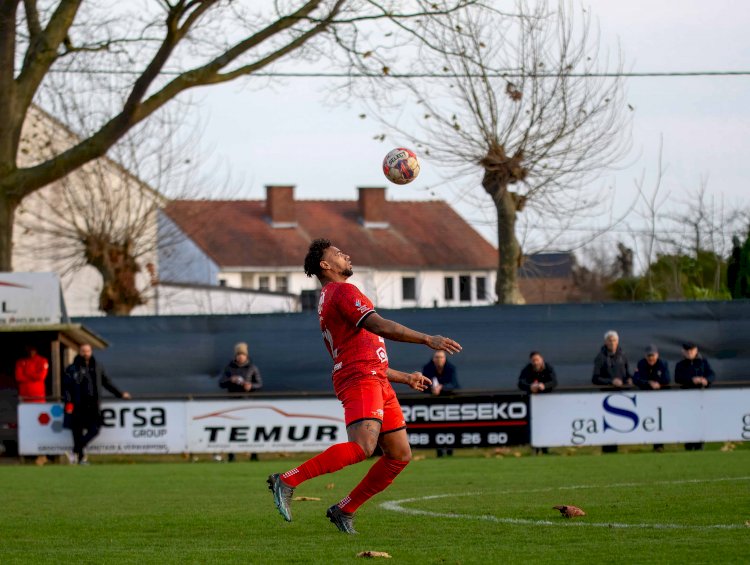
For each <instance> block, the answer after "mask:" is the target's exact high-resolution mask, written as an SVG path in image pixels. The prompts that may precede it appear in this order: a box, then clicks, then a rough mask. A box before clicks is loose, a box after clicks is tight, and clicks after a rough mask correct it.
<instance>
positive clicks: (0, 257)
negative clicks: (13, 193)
mask: <svg viewBox="0 0 750 565" xmlns="http://www.w3.org/2000/svg"><path fill="white" fill-rule="evenodd" d="M15 211H16V204H15V203H14V202H12V201H11V200H10V199H9V198H8V196H7V195H6V194H5V192H4V191H2V190H0V272H6V271H7V272H10V271H12V270H13V260H12V259H13V218H14V216H15Z"/></svg>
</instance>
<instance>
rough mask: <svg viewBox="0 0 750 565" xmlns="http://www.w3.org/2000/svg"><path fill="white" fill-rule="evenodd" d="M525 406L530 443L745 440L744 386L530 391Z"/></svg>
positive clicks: (749, 427)
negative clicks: (529, 412)
mask: <svg viewBox="0 0 750 565" xmlns="http://www.w3.org/2000/svg"><path fill="white" fill-rule="evenodd" d="M531 410H532V413H533V415H534V417H533V420H532V426H531V444H532V445H533V446H536V447H556V446H578V445H617V444H620V445H626V444H652V443H688V442H701V441H733V440H738V441H743V440H747V439H750V389H747V388H739V389H731V390H729V389H725V390H715V389H707V390H661V391H617V392H591V393H581V394H544V395H533V396H532V397H531Z"/></svg>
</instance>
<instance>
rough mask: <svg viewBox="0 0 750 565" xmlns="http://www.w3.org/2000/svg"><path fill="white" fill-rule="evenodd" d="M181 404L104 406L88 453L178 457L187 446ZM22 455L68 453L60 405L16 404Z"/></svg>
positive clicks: (69, 438)
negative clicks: (95, 435) (99, 426)
mask: <svg viewBox="0 0 750 565" xmlns="http://www.w3.org/2000/svg"><path fill="white" fill-rule="evenodd" d="M186 443H187V442H186V438H185V403H184V402H135V401H130V402H111V403H108V402H104V403H102V428H101V432H100V433H99V435H98V436H97V437H96V438H95V439H94V440H93V441H92V442H91V443H90V444H89V445H88V446H87V448H86V451H87V452H89V453H182V452H184V451H185V446H186ZM18 448H19V453H20V454H21V455H39V454H45V455H56V454H61V453H65V452H66V451H72V450H73V434H72V432H71V431H70V430H69V429H66V428H64V427H63V406H62V404H54V403H21V404H19V405H18Z"/></svg>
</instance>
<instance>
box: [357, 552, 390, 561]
mask: <svg viewBox="0 0 750 565" xmlns="http://www.w3.org/2000/svg"><path fill="white" fill-rule="evenodd" d="M357 557H385V558H386V559H390V558H391V554H390V553H386V552H385V551H360V552H359V553H358V554H357Z"/></svg>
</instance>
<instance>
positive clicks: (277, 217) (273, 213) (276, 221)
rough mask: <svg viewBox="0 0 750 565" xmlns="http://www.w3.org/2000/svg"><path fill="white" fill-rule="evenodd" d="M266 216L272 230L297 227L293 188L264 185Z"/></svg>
mask: <svg viewBox="0 0 750 565" xmlns="http://www.w3.org/2000/svg"><path fill="white" fill-rule="evenodd" d="M266 215H267V216H268V220H269V221H270V223H271V226H272V227H274V228H294V227H297V219H296V217H295V214H294V186H275V185H266Z"/></svg>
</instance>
